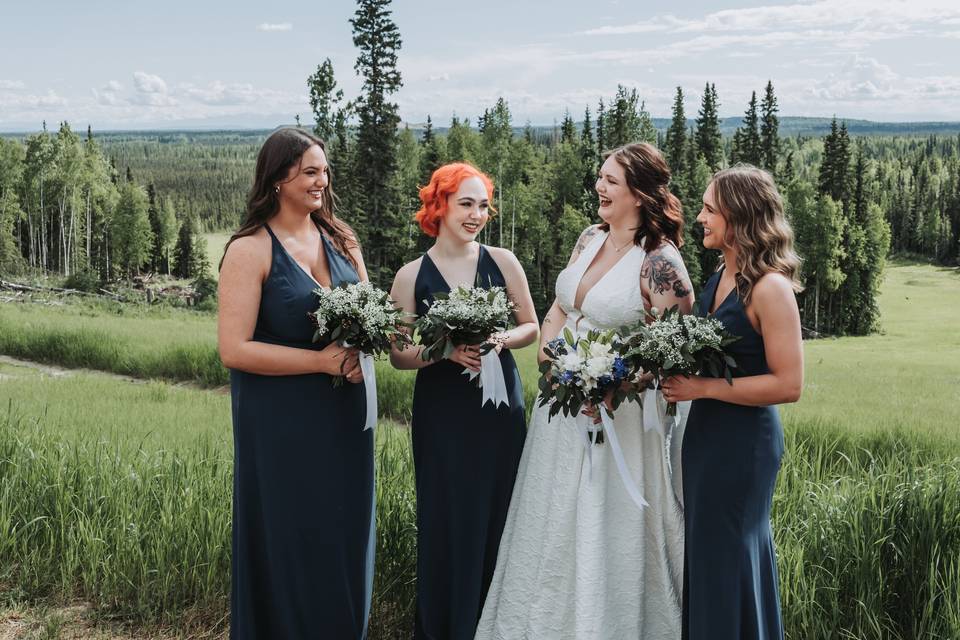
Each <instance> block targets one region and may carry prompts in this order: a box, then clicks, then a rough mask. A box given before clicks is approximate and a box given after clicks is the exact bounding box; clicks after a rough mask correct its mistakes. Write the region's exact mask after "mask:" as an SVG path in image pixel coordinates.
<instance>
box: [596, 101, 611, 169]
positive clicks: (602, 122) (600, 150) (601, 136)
mask: <svg viewBox="0 0 960 640" xmlns="http://www.w3.org/2000/svg"><path fill="white" fill-rule="evenodd" d="M608 146H609V145H608V144H607V114H606V110H605V107H604V105H603V98H600V104H599V105H597V165H598V166H599V165H600V163H602V162H603V154H604V152H605V151H606V150H607V148H608Z"/></svg>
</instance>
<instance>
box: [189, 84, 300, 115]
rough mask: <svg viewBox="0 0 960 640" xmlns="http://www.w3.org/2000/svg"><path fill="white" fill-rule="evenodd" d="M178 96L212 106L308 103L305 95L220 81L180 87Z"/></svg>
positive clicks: (275, 105) (277, 105) (278, 105)
mask: <svg viewBox="0 0 960 640" xmlns="http://www.w3.org/2000/svg"><path fill="white" fill-rule="evenodd" d="M177 95H182V96H183V97H185V98H189V99H190V100H193V101H195V102H199V103H202V104H205V105H212V106H238V105H261V106H267V105H269V106H270V107H271V108H273V107H281V106H286V105H291V104H301V103H305V102H307V97H306V96H305V95H300V94H295V93H290V92H284V91H277V90H275V89H260V88H256V87H254V86H253V85H252V84H249V83H231V84H227V83H224V82H221V81H219V80H215V81H213V82H211V83H210V84H209V85H207V86H205V87H198V86H195V85H192V84H183V85H180V86H179V87H177Z"/></svg>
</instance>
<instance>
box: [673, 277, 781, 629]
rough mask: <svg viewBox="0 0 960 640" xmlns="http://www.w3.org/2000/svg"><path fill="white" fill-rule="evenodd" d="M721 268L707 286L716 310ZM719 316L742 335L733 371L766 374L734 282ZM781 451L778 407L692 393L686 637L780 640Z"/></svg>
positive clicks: (686, 475) (706, 299) (687, 441)
mask: <svg viewBox="0 0 960 640" xmlns="http://www.w3.org/2000/svg"><path fill="white" fill-rule="evenodd" d="M722 273H723V272H722V271H719V272H717V273H715V274H714V275H713V277H712V278H710V280H709V281H707V284H706V286H705V287H704V289H703V292H702V293H701V294H700V300H701V301H702V303H701V304H702V307H701V308H700V312H701V314H703V313H705V312H706V311H707V310H709V309H710V308H711V307H712V306H713V304H714V302H715V297H716V291H717V285H718V284H719V282H720V275H721V274H722ZM714 316H715V317H716V318H717V319H718V320H719V321H720V322H722V323H723V325H724V327H726V329H727V331H729V332H730V333H733V334H734V335H737V336H740V340H738V341H736V342H734V343H733V344H731V345H730V346H729V347H728V350H729V351H730V353H731V355H732V356H733V357H734V358H735V359H736V361H737V365H738V370H737V371H735V372H734V374H733V375H734V378H738V377H742V376H754V375H761V374H765V373H769V371H770V370H769V369H768V367H767V360H766V354H765V352H764V348H763V338H762V337H761V336H760V334H758V333H757V332H756V331H755V330H754V328H753V326H752V325H751V324H750V320H749V318H748V317H747V312H746V310H745V309H744V306H743V302H742V301H741V300H740V297H739V295H738V294H737V290H736V288H734V289H733V290H732V291H731V292H730V294H729V295H728V296H727V297H726V298H725V299H724V300H722V301H720V304H719V306H718V307H717V309H716V311H715V313H714ZM782 455H783V429H782V427H781V425H780V416H779V414H778V412H777V408H776V407H774V406H766V407H748V406H744V405H739V404H732V403H729V402H721V401H719V400H707V399H705V400H694V401H693V404H692V406H691V407H690V416H689V418H688V419H687V429H686V434H685V436H684V439H683V502H684V506H685V515H686V546H685V558H684V560H685V562H684V590H683V591H684V599H683V638H685V639H689V640H780V639H781V638H783V627H782V624H781V620H780V599H779V595H778V585H777V560H776V556H775V554H774V549H773V534H772V532H771V529H770V506H771V503H772V500H773V490H774V486H775V484H776V481H777V472H778V471H779V469H780V458H781V457H782Z"/></svg>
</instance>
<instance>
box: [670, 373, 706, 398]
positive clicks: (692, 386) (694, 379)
mask: <svg viewBox="0 0 960 640" xmlns="http://www.w3.org/2000/svg"><path fill="white" fill-rule="evenodd" d="M705 387H706V380H705V379H704V378H702V377H701V376H670V377H669V378H667V379H666V380H664V381H663V382H662V383H661V384H660V391H661V392H662V393H663V397H664V399H665V400H666V401H667V402H684V401H686V400H698V399H700V398H704V397H706V393H705Z"/></svg>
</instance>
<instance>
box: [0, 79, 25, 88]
mask: <svg viewBox="0 0 960 640" xmlns="http://www.w3.org/2000/svg"><path fill="white" fill-rule="evenodd" d="M24 86H25V85H24V84H23V82H21V81H20V80H0V89H23V88H24Z"/></svg>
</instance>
